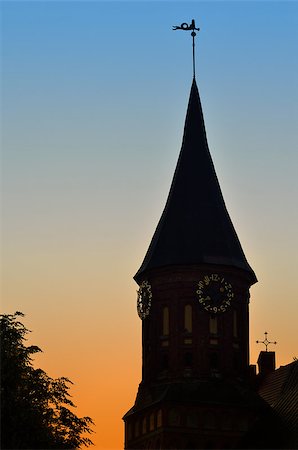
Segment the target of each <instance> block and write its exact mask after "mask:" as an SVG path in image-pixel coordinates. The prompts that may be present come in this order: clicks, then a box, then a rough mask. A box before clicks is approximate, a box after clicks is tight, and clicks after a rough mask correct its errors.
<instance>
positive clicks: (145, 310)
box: [137, 281, 152, 320]
mask: <svg viewBox="0 0 298 450" xmlns="http://www.w3.org/2000/svg"><path fill="white" fill-rule="evenodd" d="M137 292H138V298H137V310H138V314H139V317H140V319H142V320H143V319H145V318H146V317H147V316H148V315H149V313H150V308H151V299H152V292H151V285H150V283H148V281H143V282H142V283H141V284H140V289H139V290H138V291H137Z"/></svg>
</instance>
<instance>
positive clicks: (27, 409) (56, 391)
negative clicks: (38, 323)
mask: <svg viewBox="0 0 298 450" xmlns="http://www.w3.org/2000/svg"><path fill="white" fill-rule="evenodd" d="M23 316H24V314H23V313H20V312H16V313H15V314H12V315H10V314H5V315H0V337H1V431H2V433H1V448H2V449H75V448H81V447H82V446H89V445H92V441H91V440H90V439H89V438H88V437H86V436H87V435H88V434H90V433H92V432H93V431H92V430H91V428H90V426H91V425H92V424H93V421H92V419H91V418H90V417H81V418H79V417H77V416H76V415H75V414H74V413H73V412H72V411H71V410H70V409H69V407H74V406H75V405H74V404H73V402H72V401H71V399H70V394H69V392H68V391H69V387H70V386H69V385H70V384H72V382H71V381H70V380H69V379H68V378H64V377H61V378H57V379H53V378H51V377H49V376H48V375H47V374H46V372H44V371H43V370H41V369H34V367H33V365H32V356H33V355H34V354H35V353H38V352H40V351H41V350H40V348H39V347H36V346H35V345H31V346H28V347H26V345H25V343H24V342H25V341H26V335H27V334H28V332H29V330H27V329H26V328H25V326H24V325H23V324H22V323H21V322H20V321H19V317H23Z"/></svg>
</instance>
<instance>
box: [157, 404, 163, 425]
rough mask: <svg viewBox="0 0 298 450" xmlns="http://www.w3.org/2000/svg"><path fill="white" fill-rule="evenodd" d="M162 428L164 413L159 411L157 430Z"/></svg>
mask: <svg viewBox="0 0 298 450" xmlns="http://www.w3.org/2000/svg"><path fill="white" fill-rule="evenodd" d="M161 426H162V411H161V409H159V410H158V411H157V428H159V427H161Z"/></svg>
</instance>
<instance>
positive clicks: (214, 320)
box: [209, 316, 217, 334]
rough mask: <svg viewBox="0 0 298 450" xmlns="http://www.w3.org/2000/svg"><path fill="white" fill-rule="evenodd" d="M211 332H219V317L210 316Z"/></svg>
mask: <svg viewBox="0 0 298 450" xmlns="http://www.w3.org/2000/svg"><path fill="white" fill-rule="evenodd" d="M209 332H210V334H217V317H212V316H210V318H209Z"/></svg>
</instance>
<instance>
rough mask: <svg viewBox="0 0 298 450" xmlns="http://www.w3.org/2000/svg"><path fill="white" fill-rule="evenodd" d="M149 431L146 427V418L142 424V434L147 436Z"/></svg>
mask: <svg viewBox="0 0 298 450" xmlns="http://www.w3.org/2000/svg"><path fill="white" fill-rule="evenodd" d="M146 431H147V427H146V417H144V419H143V422H142V433H143V434H145V433H146Z"/></svg>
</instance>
